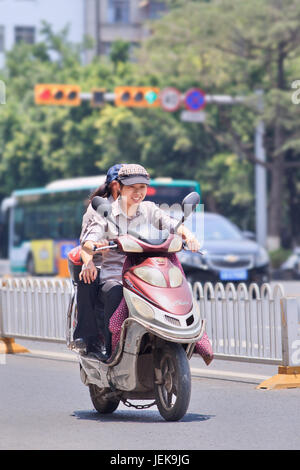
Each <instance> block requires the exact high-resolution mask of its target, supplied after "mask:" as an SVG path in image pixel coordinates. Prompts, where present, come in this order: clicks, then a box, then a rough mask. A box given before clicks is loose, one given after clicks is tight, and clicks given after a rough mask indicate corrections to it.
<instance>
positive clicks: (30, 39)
mask: <svg viewBox="0 0 300 470" xmlns="http://www.w3.org/2000/svg"><path fill="white" fill-rule="evenodd" d="M34 38H35V28H34V27H32V26H16V27H15V42H25V43H26V44H34V42H35V41H34Z"/></svg>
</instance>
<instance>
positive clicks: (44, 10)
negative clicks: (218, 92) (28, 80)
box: [0, 0, 165, 68]
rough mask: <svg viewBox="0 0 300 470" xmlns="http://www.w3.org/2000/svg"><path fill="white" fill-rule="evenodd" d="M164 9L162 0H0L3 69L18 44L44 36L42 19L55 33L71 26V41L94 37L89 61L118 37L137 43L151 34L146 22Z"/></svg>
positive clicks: (0, 64) (87, 54)
mask: <svg viewBox="0 0 300 470" xmlns="http://www.w3.org/2000/svg"><path fill="white" fill-rule="evenodd" d="M164 10H165V4H164V1H162V0H160V1H156V0H0V68H1V67H3V65H4V60H5V51H9V50H10V49H11V48H12V47H13V46H14V44H15V43H17V42H20V41H24V42H26V43H29V44H32V43H35V42H38V41H40V40H41V39H42V38H41V34H40V31H41V27H42V21H43V20H45V21H47V22H48V23H50V24H51V26H52V29H53V31H54V33H56V32H59V31H61V30H62V29H63V28H64V27H65V26H66V25H68V26H69V36H68V39H69V41H70V42H72V43H81V42H82V41H83V39H84V37H85V36H88V37H90V38H92V39H93V44H94V46H93V48H92V49H90V50H88V51H86V52H85V54H84V57H83V62H84V63H88V62H90V61H91V60H92V58H93V57H94V56H95V55H107V54H109V52H110V49H111V45H112V43H113V42H114V41H115V40H117V39H123V40H125V41H128V42H130V43H131V44H132V45H136V44H138V43H139V42H140V41H141V40H142V39H143V38H144V37H145V36H146V35H147V34H148V29H147V26H146V21H147V20H148V19H150V20H152V19H155V18H158V17H159V16H160V15H161V14H162V13H163V12H164Z"/></svg>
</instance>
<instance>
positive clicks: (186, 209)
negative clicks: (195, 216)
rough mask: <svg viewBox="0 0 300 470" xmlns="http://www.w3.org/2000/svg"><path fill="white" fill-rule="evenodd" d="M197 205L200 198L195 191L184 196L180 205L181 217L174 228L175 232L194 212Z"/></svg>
mask: <svg viewBox="0 0 300 470" xmlns="http://www.w3.org/2000/svg"><path fill="white" fill-rule="evenodd" d="M199 203H200V196H199V194H198V193H196V192H195V191H194V192H192V193H189V194H188V195H187V196H185V198H184V199H183V201H182V203H181V207H182V211H183V215H182V217H181V219H180V220H179V222H178V224H177V225H176V227H175V232H176V230H177V229H178V227H179V226H180V225H181V224H182V223H183V222H184V221H185V219H187V218H188V217H189V216H190V215H191V214H192V213H193V212H194V211H195V210H196V207H197V205H198V204H199Z"/></svg>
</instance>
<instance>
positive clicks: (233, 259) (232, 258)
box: [224, 255, 239, 263]
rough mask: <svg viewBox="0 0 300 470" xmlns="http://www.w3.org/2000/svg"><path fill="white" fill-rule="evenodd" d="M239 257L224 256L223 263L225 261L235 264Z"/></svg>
mask: <svg viewBox="0 0 300 470" xmlns="http://www.w3.org/2000/svg"><path fill="white" fill-rule="evenodd" d="M238 259H239V257H238V256H236V255H226V256H224V261H227V262H228V263H236V262H237V261H238Z"/></svg>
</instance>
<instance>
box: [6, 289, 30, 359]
mask: <svg viewBox="0 0 300 470" xmlns="http://www.w3.org/2000/svg"><path fill="white" fill-rule="evenodd" d="M5 283H6V281H5V280H4V281H2V280H0V354H3V353H4V354H15V353H26V352H29V351H28V349H27V348H24V347H23V346H21V345H19V344H17V343H15V340H14V338H8V337H5V331H4V320H3V315H4V313H3V307H2V305H3V289H5V288H6V287H7V286H6V284H5Z"/></svg>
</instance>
